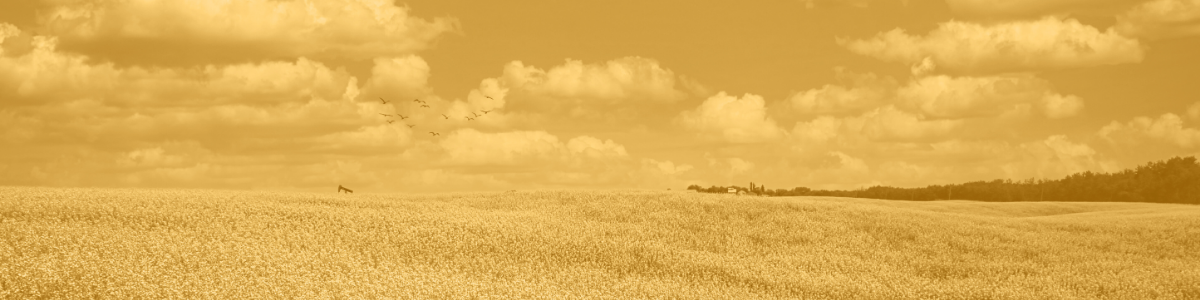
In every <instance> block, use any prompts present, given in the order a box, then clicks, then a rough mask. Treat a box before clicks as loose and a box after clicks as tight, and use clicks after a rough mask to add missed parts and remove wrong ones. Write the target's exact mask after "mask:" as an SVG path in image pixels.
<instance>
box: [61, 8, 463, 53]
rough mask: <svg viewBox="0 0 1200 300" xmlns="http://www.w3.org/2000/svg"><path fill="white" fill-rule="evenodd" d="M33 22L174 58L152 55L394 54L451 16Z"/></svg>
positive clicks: (310, 13) (377, 11) (193, 14)
mask: <svg viewBox="0 0 1200 300" xmlns="http://www.w3.org/2000/svg"><path fill="white" fill-rule="evenodd" d="M40 23H41V25H42V27H43V29H44V30H46V31H47V32H50V33H52V34H54V35H57V36H59V37H62V38H63V40H64V41H65V42H67V43H68V44H77V45H84V47H82V48H85V49H92V47H86V46H87V45H97V44H98V45H122V44H124V45H127V46H128V45H136V47H138V48H140V49H152V50H159V51H149V52H150V53H155V52H160V51H169V52H170V56H175V57H176V58H170V57H166V55H162V56H161V57H156V58H157V59H163V60H170V59H187V58H188V56H199V58H201V59H203V60H213V59H217V60H220V59H228V58H238V57H249V58H278V57H297V56H307V57H331V58H349V59H371V58H374V57H377V56H399V55H405V54H410V53H413V52H415V51H419V50H422V49H424V48H426V47H428V45H429V43H430V42H431V41H433V40H434V38H436V37H437V36H439V35H441V34H443V33H446V32H450V31H454V30H456V28H457V23H456V21H455V20H453V19H445V18H437V19H433V20H424V19H421V18H417V17H413V16H411V15H410V14H409V10H408V8H406V7H399V6H396V5H395V4H394V3H393V1H389V0H327V1H297V0H285V1H278V0H248V1H121V0H81V1H67V2H64V1H57V2H54V5H53V6H52V7H50V8H48V9H47V10H46V12H45V13H44V14H43V15H42V16H41V18H40ZM95 48H96V49H100V48H105V47H95ZM108 48H113V47H108ZM116 48H121V47H116ZM117 52H119V51H117ZM97 54H111V55H119V54H118V53H97ZM150 56H152V57H153V55H150ZM129 59H131V60H135V61H136V60H138V58H136V57H130V58H129Z"/></svg>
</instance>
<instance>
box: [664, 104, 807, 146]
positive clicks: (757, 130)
mask: <svg viewBox="0 0 1200 300" xmlns="http://www.w3.org/2000/svg"><path fill="white" fill-rule="evenodd" d="M675 122H677V123H678V124H680V125H681V126H683V127H684V128H687V129H689V130H692V131H694V132H696V133H698V134H700V135H701V136H702V137H704V138H707V139H716V140H724V141H727V142H731V143H757V142H765V141H771V140H775V139H778V138H780V137H782V136H783V135H784V134H786V132H784V131H783V130H781V129H780V128H779V126H778V125H776V124H775V121H774V120H771V119H770V118H768V117H767V114H766V106H765V101H764V100H763V98H762V96H758V95H752V94H746V95H743V96H742V97H735V96H730V95H726V94H725V92H721V93H718V94H717V95H714V96H712V97H709V98H708V99H707V100H704V103H701V104H700V106H699V107H696V109H694V110H689V111H684V112H682V113H680V114H679V116H677V117H676V118H675Z"/></svg>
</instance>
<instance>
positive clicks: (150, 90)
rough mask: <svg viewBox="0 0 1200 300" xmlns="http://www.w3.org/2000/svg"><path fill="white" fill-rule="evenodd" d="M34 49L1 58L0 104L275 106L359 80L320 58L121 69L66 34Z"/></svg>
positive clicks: (336, 92) (41, 40)
mask: <svg viewBox="0 0 1200 300" xmlns="http://www.w3.org/2000/svg"><path fill="white" fill-rule="evenodd" d="M30 44H31V46H32V48H33V50H31V51H29V52H27V53H25V54H23V55H20V56H7V55H5V56H0V87H3V89H0V96H4V97H5V98H10V99H13V101H5V102H3V103H0V106H11V105H30V104H47V103H63V102H70V101H79V100H86V99H94V100H95V101H102V102H104V103H107V104H110V105H119V106H122V107H132V106H138V107H197V106H210V105H217V104H232V103H237V104H248V105H273V104H281V103H295V102H302V101H304V99H309V98H314V97H315V98H324V99H338V98H342V96H343V95H344V93H345V92H346V88H347V86H348V85H350V83H351V81H353V78H352V76H350V75H349V74H347V73H346V72H344V71H335V70H332V69H330V68H329V67H327V66H325V65H324V64H321V63H319V62H315V61H312V60H308V59H304V58H299V59H296V60H294V61H287V62H284V61H273V62H262V63H244V64H232V65H225V66H204V67H188V68H176V69H169V68H141V67H124V68H123V67H118V66H116V65H114V64H112V63H92V62H89V59H88V57H86V56H82V55H78V54H70V53H66V52H62V51H59V50H58V49H57V44H58V39H57V38H52V37H43V36H39V37H35V38H33V39H32V40H30Z"/></svg>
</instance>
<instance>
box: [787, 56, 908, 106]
mask: <svg viewBox="0 0 1200 300" xmlns="http://www.w3.org/2000/svg"><path fill="white" fill-rule="evenodd" d="M834 71H835V72H836V77H837V79H838V81H839V82H841V83H842V84H843V85H849V86H850V87H845V86H843V85H833V84H827V85H825V86H823V87H821V88H818V89H811V90H807V91H803V92H799V93H796V94H794V95H792V96H791V97H789V98H788V102H789V103H791V106H792V108H793V109H795V110H796V111H797V112H800V113H802V114H821V115H826V114H844V113H861V112H864V111H867V110H870V109H872V108H875V107H878V106H879V105H881V104H883V103H885V101H887V100H889V98H891V97H893V96H894V94H895V89H896V87H897V83H896V81H895V80H894V79H892V78H890V77H883V76H879V75H875V74H871V73H867V74H855V73H852V72H850V71H847V70H846V69H845V68H841V67H838V68H835V69H834Z"/></svg>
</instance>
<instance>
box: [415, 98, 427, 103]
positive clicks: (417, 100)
mask: <svg viewBox="0 0 1200 300" xmlns="http://www.w3.org/2000/svg"><path fill="white" fill-rule="evenodd" d="M413 102H417V103H425V101H421V99H413Z"/></svg>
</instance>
